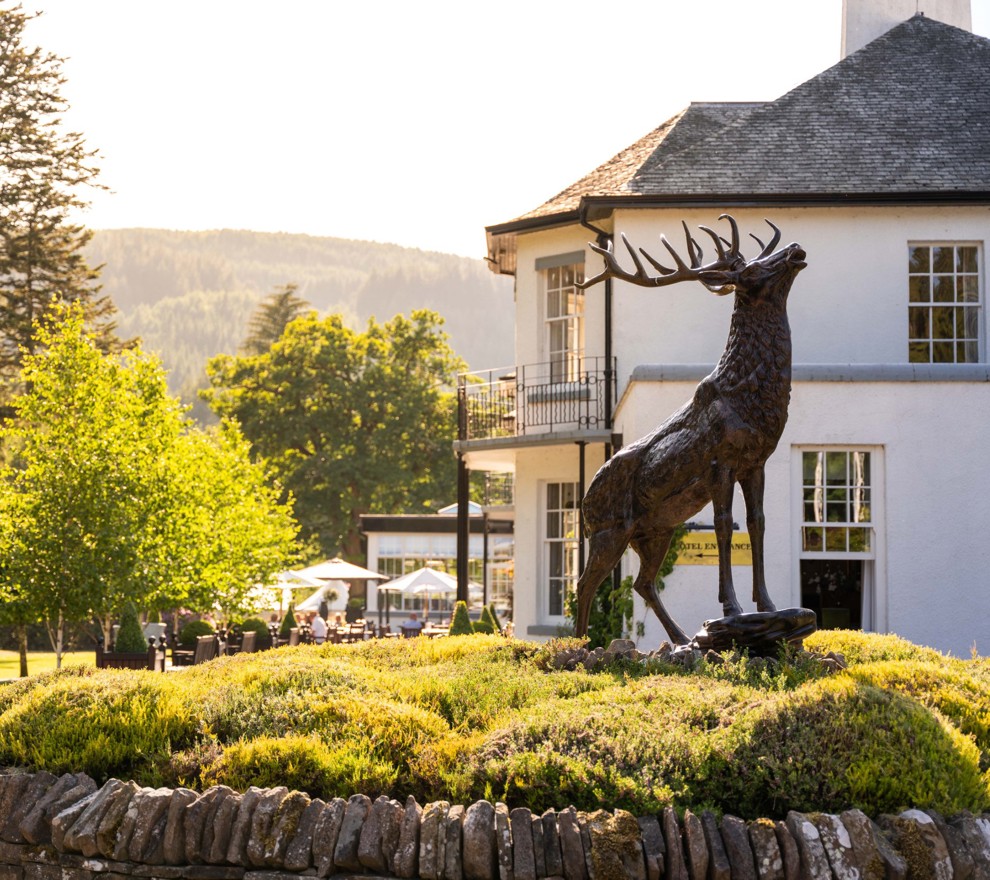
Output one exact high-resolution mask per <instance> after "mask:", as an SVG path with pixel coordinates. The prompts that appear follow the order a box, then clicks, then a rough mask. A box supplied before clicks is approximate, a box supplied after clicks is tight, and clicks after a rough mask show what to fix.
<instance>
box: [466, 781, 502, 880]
mask: <svg viewBox="0 0 990 880" xmlns="http://www.w3.org/2000/svg"><path fill="white" fill-rule="evenodd" d="M462 833H463V842H462V848H463V849H462V851H463V862H462V864H463V868H464V880H494V878H495V877H496V876H498V855H497V849H496V844H495V807H494V805H492V804H491V803H489V802H488V801H477V802H476V803H473V804H471V806H469V807H468V808H467V810H466V811H465V813H464V827H463V832H462Z"/></svg>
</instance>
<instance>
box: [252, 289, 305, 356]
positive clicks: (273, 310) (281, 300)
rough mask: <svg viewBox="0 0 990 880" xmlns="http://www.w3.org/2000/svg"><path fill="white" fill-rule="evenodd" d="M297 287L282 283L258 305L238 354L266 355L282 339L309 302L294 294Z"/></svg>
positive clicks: (303, 312)
mask: <svg viewBox="0 0 990 880" xmlns="http://www.w3.org/2000/svg"><path fill="white" fill-rule="evenodd" d="M298 289H299V286H298V285H296V284H284V285H282V287H279V288H276V290H275V292H274V293H270V294H268V296H266V297H265V298H264V299H263V300H262V301H261V302H260V303H259V304H258V307H257V308H256V309H255V310H254V314H252V315H251V320H250V322H249V323H248V328H247V329H248V335H247V337H246V338H245V340H244V342H243V343H242V344H241V354H244V355H249V356H250V355H259V354H265V352H267V351H268V349H270V348H271V347H272V346H273V345H274V344H275V343H276V342H278V341H279V339H281V338H282V334H283V333H284V332H285V328H286V327H288V326H289V324H290V322H292V321H293V320H295V319H296V318H298V317H300V315H303V314H305V313H306V312H307V311H309V308H310V305H309V303H308V302H306V300H304V299H303V298H302V297H299V296H296V291H297V290H298Z"/></svg>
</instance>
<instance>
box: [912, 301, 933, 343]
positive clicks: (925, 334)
mask: <svg viewBox="0 0 990 880" xmlns="http://www.w3.org/2000/svg"><path fill="white" fill-rule="evenodd" d="M928 311H929V310H928V309H927V308H925V307H922V308H913V309H908V338H909V339H928V338H929V337H930V332H929V325H928Z"/></svg>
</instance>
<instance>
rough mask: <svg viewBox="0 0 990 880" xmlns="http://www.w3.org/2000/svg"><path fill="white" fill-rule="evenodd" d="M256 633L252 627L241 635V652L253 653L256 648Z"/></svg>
mask: <svg viewBox="0 0 990 880" xmlns="http://www.w3.org/2000/svg"><path fill="white" fill-rule="evenodd" d="M257 646H258V634H257V633H256V632H255V631H254V630H253V629H252V630H248V631H247V632H246V633H244V635H243V636H241V649H240V651H239V653H241V654H253V653H254V652H255V651H256V650H257Z"/></svg>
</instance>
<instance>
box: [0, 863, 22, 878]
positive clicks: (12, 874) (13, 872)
mask: <svg viewBox="0 0 990 880" xmlns="http://www.w3.org/2000/svg"><path fill="white" fill-rule="evenodd" d="M0 880H24V868H23V867H21V866H20V865H0Z"/></svg>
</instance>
